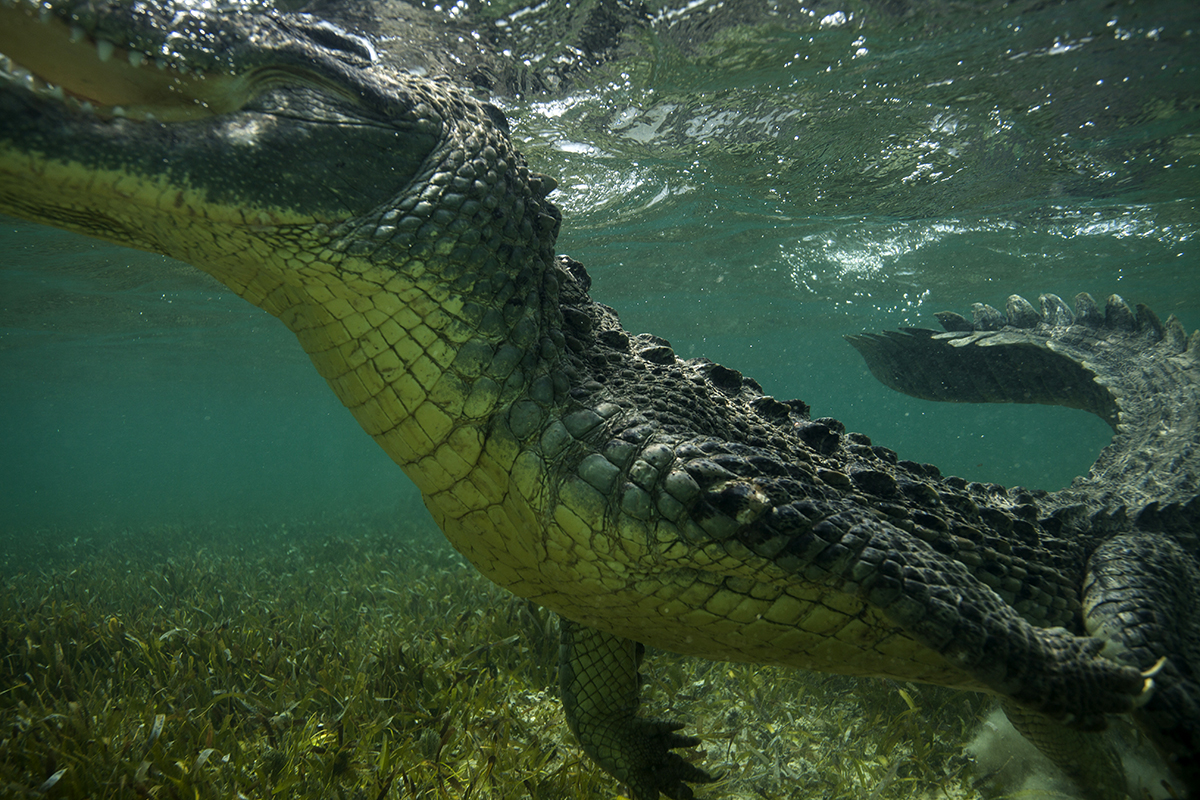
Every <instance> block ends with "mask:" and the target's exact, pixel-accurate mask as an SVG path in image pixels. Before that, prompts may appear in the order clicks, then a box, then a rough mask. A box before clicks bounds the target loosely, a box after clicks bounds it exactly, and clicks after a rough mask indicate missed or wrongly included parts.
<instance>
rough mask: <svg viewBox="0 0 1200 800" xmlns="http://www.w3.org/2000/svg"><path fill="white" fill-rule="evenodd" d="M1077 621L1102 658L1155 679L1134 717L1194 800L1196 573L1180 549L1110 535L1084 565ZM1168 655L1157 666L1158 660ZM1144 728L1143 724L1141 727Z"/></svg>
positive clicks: (1198, 758) (1198, 746) (1197, 752)
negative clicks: (1096, 641)
mask: <svg viewBox="0 0 1200 800" xmlns="http://www.w3.org/2000/svg"><path fill="white" fill-rule="evenodd" d="M1083 588H1084V594H1083V610H1084V622H1085V624H1086V625H1087V628H1088V631H1089V632H1090V633H1092V635H1094V636H1096V637H1098V638H1101V639H1104V640H1106V641H1108V642H1109V645H1108V647H1106V650H1105V652H1109V651H1112V655H1113V657H1114V658H1117V659H1120V660H1122V661H1125V662H1126V663H1130V664H1133V665H1134V666H1136V667H1138V668H1139V669H1141V670H1143V671H1144V672H1150V671H1152V672H1154V692H1153V693H1152V694H1151V695H1150V697H1149V699H1148V701H1147V702H1146V703H1144V704H1143V705H1141V706H1140V708H1139V709H1138V710H1137V711H1136V712H1135V714H1136V716H1137V718H1138V719H1139V721H1141V722H1142V723H1143V725H1142V727H1143V728H1144V729H1145V730H1147V731H1148V732H1150V733H1151V735H1152V736H1153V738H1154V739H1155V740H1156V741H1157V744H1158V746H1159V747H1160V748H1161V750H1162V752H1163V754H1164V756H1165V757H1166V758H1167V761H1168V763H1169V765H1170V766H1171V767H1172V768H1173V769H1174V770H1175V772H1176V773H1177V774H1178V776H1179V777H1180V778H1181V779H1182V780H1183V781H1184V784H1185V785H1186V786H1187V788H1188V791H1190V792H1191V793H1192V796H1195V797H1200V703H1198V702H1197V698H1200V676H1197V675H1196V674H1195V673H1194V669H1195V665H1196V664H1200V642H1198V641H1197V640H1196V639H1195V638H1194V636H1192V635H1191V632H1192V631H1194V630H1195V629H1196V627H1197V620H1196V609H1198V608H1200V573H1198V571H1197V570H1196V568H1195V566H1194V564H1193V562H1192V561H1191V560H1190V559H1188V557H1187V554H1186V553H1185V552H1184V551H1183V549H1182V548H1181V546H1180V545H1179V544H1178V543H1176V542H1174V541H1171V540H1169V539H1165V538H1163V537H1158V536H1149V535H1144V534H1127V535H1122V536H1115V537H1113V538H1112V539H1110V540H1109V541H1107V542H1105V543H1104V544H1103V545H1101V546H1100V547H1099V548H1097V550H1096V552H1095V553H1094V554H1093V555H1092V558H1091V560H1090V562H1089V564H1088V574H1087V580H1086V583H1085V584H1084V587H1083ZM1160 653H1172V654H1177V655H1176V656H1168V657H1167V659H1166V660H1165V661H1163V662H1162V663H1161V664H1159V665H1158V666H1157V667H1156V662H1158V658H1159V656H1158V654H1160ZM1147 722H1148V723H1149V724H1145V723H1147Z"/></svg>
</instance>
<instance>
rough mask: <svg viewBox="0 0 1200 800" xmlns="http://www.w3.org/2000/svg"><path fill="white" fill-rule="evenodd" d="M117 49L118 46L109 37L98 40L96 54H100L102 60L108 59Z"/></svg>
mask: <svg viewBox="0 0 1200 800" xmlns="http://www.w3.org/2000/svg"><path fill="white" fill-rule="evenodd" d="M116 49H117V46H116V45H114V44H113V43H112V42H110V41H108V40H107V39H97V40H96V55H97V56H99V58H100V60H101V61H108V60H109V59H110V58H112V54H113V51H114V50H116Z"/></svg>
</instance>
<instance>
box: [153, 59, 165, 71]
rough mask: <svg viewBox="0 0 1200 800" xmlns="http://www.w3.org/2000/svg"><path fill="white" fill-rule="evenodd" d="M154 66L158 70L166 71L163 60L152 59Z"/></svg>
mask: <svg viewBox="0 0 1200 800" xmlns="http://www.w3.org/2000/svg"><path fill="white" fill-rule="evenodd" d="M154 66H156V67H158V68H159V69H166V68H167V62H166V60H165V59H162V58H156V59H154Z"/></svg>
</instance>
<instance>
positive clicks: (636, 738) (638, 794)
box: [612, 718, 716, 800]
mask: <svg viewBox="0 0 1200 800" xmlns="http://www.w3.org/2000/svg"><path fill="white" fill-rule="evenodd" d="M630 723H631V724H630V725H629V730H628V731H627V732H626V735H625V736H624V737H622V738H623V739H624V740H625V743H626V745H627V746H626V747H623V748H622V750H624V752H623V753H622V756H623V758H621V759H620V760H621V762H623V763H621V764H620V766H619V768H618V769H616V770H612V771H613V774H614V775H616V777H617V778H618V779H619V780H621V781H623V782H624V783H625V784H627V785H628V786H629V789H630V792H631V794H632V795H633V800H658V798H659V794H660V793H661V794H664V795H666V796H667V797H669V798H671V800H691V799H692V797H693V794H692V788H691V787H690V786H688V784H689V783H712V782H713V781H714V780H716V779H715V778H713V776H711V775H709V774H708V773H707V772H705V771H704V770H702V769H700V768H699V767H697V766H695V765H694V764H691V763H689V762H688V761H685V760H684V759H683V757H682V756H680V755H679V754H678V753H674V752H672V750H674V749H675V748H679V747H695V746H696V745H698V744H700V740H699V739H697V738H696V737H695V736H684V735H683V734H680V733H676V731H678V730H679V729H681V728H682V727H683V724H682V723H679V722H663V721H659V720H647V719H636V718H635V719H633V720H631V721H630Z"/></svg>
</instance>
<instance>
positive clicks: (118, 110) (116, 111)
mask: <svg viewBox="0 0 1200 800" xmlns="http://www.w3.org/2000/svg"><path fill="white" fill-rule="evenodd" d="M112 115H113V116H114V117H123V116H125V109H124V108H122V107H121V106H113V107H112Z"/></svg>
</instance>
